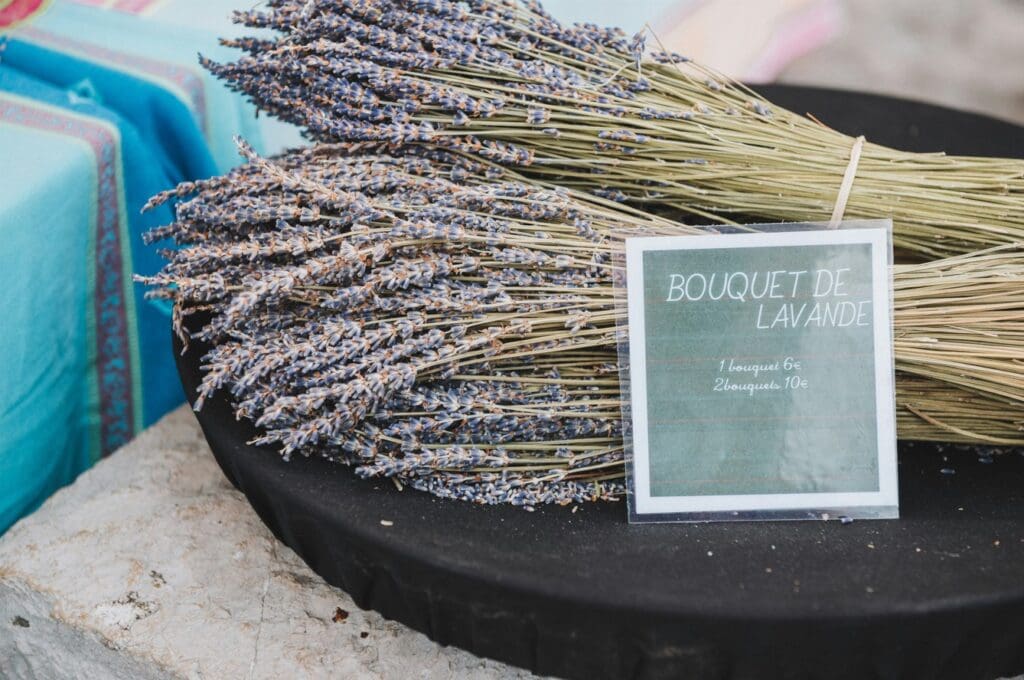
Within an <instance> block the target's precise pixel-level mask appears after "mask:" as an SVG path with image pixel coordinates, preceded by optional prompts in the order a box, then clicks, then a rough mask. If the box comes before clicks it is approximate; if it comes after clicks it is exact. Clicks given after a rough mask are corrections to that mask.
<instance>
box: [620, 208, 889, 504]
mask: <svg viewBox="0 0 1024 680" xmlns="http://www.w3.org/2000/svg"><path fill="white" fill-rule="evenodd" d="M843 227H844V228H840V229H823V228H821V227H820V225H810V224H786V225H764V226H759V227H757V229H758V230H759V231H758V232H757V233H734V234H709V235H697V236H667V237H666V236H656V237H638V238H627V239H626V241H625V246H626V247H625V268H626V272H625V273H626V276H625V281H626V301H627V312H628V325H629V333H628V354H626V353H624V354H625V356H627V357H628V360H627V364H628V366H627V370H628V382H627V387H628V394H629V398H628V407H627V408H626V412H625V413H624V416H625V417H626V418H627V428H626V429H627V434H628V436H627V473H628V474H627V478H628V479H627V481H628V483H629V489H630V493H629V494H628V501H629V503H628V505H629V513H630V521H634V522H644V521H647V522H650V521H708V520H721V519H726V520H727V519H827V518H839V517H861V518H892V517H896V516H898V506H899V501H898V487H897V467H896V423H895V378H894V370H893V341H892V273H891V260H892V246H891V222H889V221H888V220H881V221H857V222H852V223H844V224H843Z"/></svg>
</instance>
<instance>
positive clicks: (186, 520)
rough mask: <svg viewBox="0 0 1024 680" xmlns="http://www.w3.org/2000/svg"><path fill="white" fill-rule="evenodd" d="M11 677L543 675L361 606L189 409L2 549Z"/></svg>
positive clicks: (0, 653) (1, 597)
mask: <svg viewBox="0 0 1024 680" xmlns="http://www.w3.org/2000/svg"><path fill="white" fill-rule="evenodd" d="M0 677H4V678H14V679H17V680H21V679H26V680H27V679H35V678H47V679H51V678H83V679H84V678H90V679H92V678H114V679H120V678H126V679H128V678H131V679H133V680H134V679H136V678H139V679H142V680H149V679H150V678H153V679H157V678H159V679H161V680H162V679H165V678H189V679H193V678H206V679H212V678H253V679H255V678H267V679H268V680H269V679H274V680H277V679H278V678H299V677H301V678H321V677H323V678H328V677H330V678H351V679H356V678H358V679H362V678H366V679H371V678H412V677H416V678H423V679H433V678H438V679H440V678H500V679H502V680H506V679H509V680H511V679H513V678H514V679H517V680H525V679H526V678H531V677H534V676H532V675H531V674H529V673H527V672H525V671H522V670H519V669H515V668H512V667H509V666H504V665H502V664H499V663H496V662H492V661H488V660H484V659H480V658H478V657H475V656H473V655H472V654H469V653H467V652H465V651H462V650H459V649H456V648H451V647H441V646H439V645H437V644H435V643H433V642H431V641H430V640H428V639H427V638H426V637H425V636H423V635H421V634H420V633H417V632H415V631H412V630H410V629H409V628H406V627H405V626H402V625H401V624H398V623H395V622H392V621H387V620H385V619H383V618H382V617H381V616H379V615H378V614H376V613H375V612H365V611H362V610H359V609H358V608H357V607H356V606H355V605H354V604H353V603H352V600H351V599H350V598H349V597H348V596H347V595H346V594H345V593H344V592H342V591H340V590H338V589H336V588H333V587H331V586H329V585H327V584H326V583H325V582H324V581H323V580H322V579H321V578H320V577H319V576H317V575H316V574H314V573H313V572H312V571H310V570H309V568H308V567H307V566H306V565H305V564H304V563H303V562H302V560H300V559H299V558H298V556H297V555H295V553H293V552H292V551H291V550H290V549H288V548H287V547H285V546H284V545H282V544H281V543H279V542H277V541H276V540H275V539H274V538H273V536H272V535H271V534H270V532H269V530H268V529H267V528H266V527H265V526H263V524H262V523H261V522H260V520H259V518H257V517H256V514H255V513H254V512H253V511H252V509H251V508H250V507H249V505H248V503H247V502H246V500H245V498H244V497H243V496H242V495H241V494H240V493H238V492H237V491H236V490H235V489H234V488H232V487H231V485H230V484H229V483H228V481H227V480H226V479H225V478H224V476H223V474H221V471H220V469H219V468H218V467H217V465H216V463H215V461H214V460H213V456H212V455H211V454H210V452H209V449H208V448H207V445H206V442H205V441H204V440H203V437H202V434H201V432H200V430H199V427H198V425H197V424H196V421H195V418H194V417H193V415H192V414H191V413H190V412H189V411H188V409H187V407H182V408H180V409H178V410H177V411H175V412H174V413H172V414H170V415H168V416H167V417H165V418H164V419H163V420H161V421H160V422H159V423H157V424H156V425H155V426H154V427H152V428H150V429H149V430H147V431H146V432H144V433H143V434H142V435H141V436H140V437H139V438H137V439H136V440H135V441H133V442H132V443H130V444H129V445H128V446H126V447H124V448H123V449H121V450H120V451H118V452H117V453H115V454H114V455H113V456H111V457H110V458H108V459H106V460H104V461H102V462H100V463H99V464H98V465H97V466H96V467H94V468H93V469H92V470H90V471H88V472H86V473H85V474H83V475H82V476H81V477H80V478H79V479H78V481H76V482H75V483H74V484H73V485H71V486H69V487H67V488H65V489H63V490H61V491H60V492H58V493H57V494H56V495H54V496H53V497H52V498H51V499H50V500H49V501H47V502H46V504H45V505H44V506H43V507H42V508H41V509H40V510H39V511H38V512H36V513H35V514H33V515H32V516H30V517H28V518H26V519H24V520H22V521H21V522H19V523H18V524H17V525H15V526H14V527H13V528H12V529H11V530H10V531H9V532H8V533H7V535H6V536H4V537H3V539H2V540H0Z"/></svg>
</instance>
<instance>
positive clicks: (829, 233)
mask: <svg viewBox="0 0 1024 680" xmlns="http://www.w3.org/2000/svg"><path fill="white" fill-rule="evenodd" d="M625 243H626V291H627V304H628V316H629V335H630V342H629V380H630V399H631V416H632V428H631V429H632V466H631V467H632V473H633V480H632V484H631V486H632V492H633V498H632V507H631V512H632V514H635V515H637V516H639V517H641V518H642V516H644V515H680V514H704V513H729V512H746V511H753V512H758V511H768V512H772V511H801V510H821V509H826V508H835V509H847V508H849V509H855V508H889V509H891V510H889V511H888V512H882V513H881V514H879V515H878V516H879V517H894V516H896V514H898V511H897V510H896V508H898V505H899V489H898V484H897V467H896V403H895V385H894V375H893V355H892V300H891V276H892V275H891V272H890V269H889V259H890V249H889V229H887V228H867V229H861V228H854V229H834V230H822V229H817V230H810V231H781V232H770V233H763V232H762V233H753V234H708V235H703V236H654V237H642V238H627V239H626V241H625ZM856 243H866V244H870V245H871V262H872V277H871V278H872V282H873V300H872V308H873V311H874V319H873V323H874V343H875V405H876V409H877V423H878V426H877V431H878V476H879V479H878V488H879V490H878V491H877V492H856V493H796V494H745V495H716V496H656V497H654V496H651V493H650V451H649V448H648V441H647V434H648V429H647V357H646V347H647V342H646V337H647V336H646V334H645V333H646V331H645V328H644V282H643V275H644V272H643V255H644V253H645V252H648V251H656V250H707V249H712V248H718V249H720V248H761V247H775V246H799V245H827V244H856Z"/></svg>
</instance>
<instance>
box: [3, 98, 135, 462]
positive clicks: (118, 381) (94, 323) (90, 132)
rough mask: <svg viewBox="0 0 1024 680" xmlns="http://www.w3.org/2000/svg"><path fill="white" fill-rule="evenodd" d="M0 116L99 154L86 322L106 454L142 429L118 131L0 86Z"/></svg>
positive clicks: (101, 446) (102, 447)
mask: <svg viewBox="0 0 1024 680" xmlns="http://www.w3.org/2000/svg"><path fill="white" fill-rule="evenodd" d="M0 120H3V121H4V122H6V123H10V124H13V125H21V126H24V127H28V128H32V129H35V130H40V131H44V132H50V133H53V134H59V135H65V136H67V137H70V138H72V139H74V140H76V141H79V142H84V143H85V144H86V145H87V146H88V148H89V149H90V150H91V151H92V153H93V155H94V157H95V159H96V176H97V179H98V184H97V187H96V197H97V200H96V214H95V216H94V221H95V228H94V230H93V234H92V239H91V247H90V253H91V259H90V267H89V268H90V273H91V276H90V281H89V284H90V288H91V291H90V292H91V293H92V299H93V304H92V305H91V306H90V308H89V313H88V318H89V324H88V328H89V331H90V333H89V334H90V336H92V337H91V339H92V341H93V344H94V348H95V351H94V354H95V357H96V366H95V369H94V370H95V376H94V383H95V386H96V387H95V389H96V392H97V394H96V396H97V398H98V404H99V411H100V413H99V422H100V431H99V452H98V453H99V455H104V456H105V455H107V454H109V453H111V452H113V451H114V450H115V449H117V448H118V447H120V446H121V445H122V444H124V443H126V442H127V441H128V440H129V439H131V437H132V436H133V435H134V434H135V433H136V432H139V431H140V430H141V429H142V418H143V410H142V380H141V379H142V375H141V367H140V359H139V343H138V333H137V329H136V327H135V294H134V290H133V284H132V281H131V276H130V272H131V271H132V258H131V243H130V241H129V234H128V224H127V211H126V208H125V196H124V181H123V177H122V167H123V165H122V158H121V135H120V132H119V131H118V129H117V128H116V127H115V126H114V125H112V124H110V123H108V122H107V121H104V120H100V119H97V118H91V117H87V116H83V115H80V114H77V113H74V112H72V111H68V110H66V109H61V108H58V107H54V106H48V105H46V104H43V103H41V102H37V101H34V100H31V99H26V98H23V97H19V96H17V95H14V94H11V93H8V92H2V93H0Z"/></svg>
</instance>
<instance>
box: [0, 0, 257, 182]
mask: <svg viewBox="0 0 1024 680" xmlns="http://www.w3.org/2000/svg"><path fill="white" fill-rule="evenodd" d="M83 29H87V30H83ZM198 52H202V53H204V54H207V55H208V56H210V57H212V58H228V57H229V56H230V55H231V54H232V53H231V51H230V50H227V49H226V48H223V47H221V46H220V45H219V44H218V41H217V35H216V33H212V32H208V31H206V30H202V29H197V28H189V27H185V26H176V25H169V24H164V23H158V22H153V21H148V20H146V19H145V18H144V17H139V16H133V15H131V14H125V13H123V12H110V11H107V10H104V9H101V8H97V7H89V6H85V5H82V4H79V3H76V2H69V1H67V0H55V2H53V4H52V5H50V6H49V7H48V8H46V9H44V10H43V11H41V12H40V13H39V14H37V15H36V16H34V17H33V18H32V19H31V20H29V21H27V22H25V23H22V24H20V25H18V26H16V27H15V28H14V29H13V30H12V31H11V32H10V34H9V36H8V45H7V49H6V51H5V52H4V56H3V63H4V64H6V65H8V66H11V67H14V68H16V69H18V70H20V71H22V72H23V73H26V74H28V75H31V76H33V77H35V78H37V79H39V80H42V81H45V82H48V83H50V84H52V85H54V86H55V87H58V88H60V89H80V90H85V91H86V92H87V94H88V95H89V97H90V98H92V99H93V100H95V101H97V102H99V103H101V104H102V105H103V106H105V107H107V108H109V109H111V110H113V111H115V112H117V113H118V114H119V115H121V116H122V117H123V118H125V119H126V120H128V121H129V122H131V123H132V124H133V125H134V126H135V127H136V129H137V130H138V131H139V133H140V134H141V135H142V137H143V138H145V139H146V140H147V141H148V142H149V143H150V145H151V148H152V149H153V150H154V153H155V154H156V156H155V158H156V159H157V161H158V162H159V163H160V164H161V165H162V166H164V169H165V171H167V172H168V173H169V174H177V175H181V176H184V177H193V178H194V177H206V176H209V175H213V174H217V173H218V172H221V171H224V170H226V169H228V168H231V167H233V166H235V165H237V164H238V161H239V159H238V154H237V152H236V150H235V147H234V142H233V137H234V136H235V135H239V134H240V135H242V136H243V137H245V138H246V139H247V140H249V141H250V142H251V143H253V144H255V145H256V146H257V147H258V148H262V140H261V137H260V131H259V123H258V122H257V120H256V116H255V109H254V108H253V107H252V106H251V105H250V104H248V103H246V102H245V101H244V100H243V99H242V97H241V96H239V95H237V94H235V93H233V92H231V91H230V90H228V89H227V88H226V87H224V85H223V84H222V83H220V82H219V81H217V80H216V79H215V78H213V76H211V75H210V74H209V73H207V72H206V71H205V70H203V68H202V67H201V66H200V65H199V62H198V57H197V53H198Z"/></svg>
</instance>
